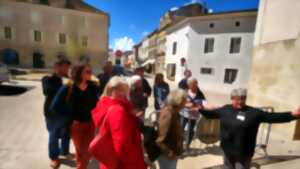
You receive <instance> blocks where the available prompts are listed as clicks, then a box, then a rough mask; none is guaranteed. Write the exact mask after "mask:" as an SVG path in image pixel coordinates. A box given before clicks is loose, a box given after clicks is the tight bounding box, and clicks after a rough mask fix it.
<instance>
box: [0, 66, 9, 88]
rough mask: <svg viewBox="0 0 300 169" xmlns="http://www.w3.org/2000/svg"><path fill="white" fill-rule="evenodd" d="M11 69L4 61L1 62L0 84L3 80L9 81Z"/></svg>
mask: <svg viewBox="0 0 300 169" xmlns="http://www.w3.org/2000/svg"><path fill="white" fill-rule="evenodd" d="M9 76H10V74H9V70H8V68H7V66H6V65H5V64H3V63H0V84H1V83H3V82H8V81H9Z"/></svg>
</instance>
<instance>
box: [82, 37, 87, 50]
mask: <svg viewBox="0 0 300 169" xmlns="http://www.w3.org/2000/svg"><path fill="white" fill-rule="evenodd" d="M88 40H89V39H88V37H87V36H83V37H82V46H84V47H87V46H88Z"/></svg>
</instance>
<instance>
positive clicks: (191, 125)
mask: <svg viewBox="0 0 300 169" xmlns="http://www.w3.org/2000/svg"><path fill="white" fill-rule="evenodd" d="M196 122H197V120H194V119H188V118H185V117H182V127H183V129H184V128H185V126H186V125H188V135H187V138H186V139H185V140H186V144H187V146H188V147H189V146H190V145H191V143H192V141H193V138H194V135H195V131H194V128H195V126H196Z"/></svg>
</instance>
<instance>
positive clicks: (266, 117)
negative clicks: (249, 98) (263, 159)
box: [200, 105, 295, 158]
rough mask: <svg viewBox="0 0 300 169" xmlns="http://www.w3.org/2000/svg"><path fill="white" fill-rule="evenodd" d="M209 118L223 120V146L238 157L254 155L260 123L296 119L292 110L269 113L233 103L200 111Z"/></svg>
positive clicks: (226, 152) (225, 151) (228, 153)
mask: <svg viewBox="0 0 300 169" xmlns="http://www.w3.org/2000/svg"><path fill="white" fill-rule="evenodd" d="M200 112H201V113H202V114H203V115H204V116H205V117H207V118H219V119H220V122H221V147H222V149H223V150H224V153H225V154H227V155H232V156H236V157H238V158H239V157H241V158H244V157H252V156H253V154H254V150H255V146H256V137H257V132H258V128H259V125H260V123H262V122H265V123H283V122H289V121H291V120H294V119H295V118H294V117H293V116H292V115H291V112H284V113H268V112H264V111H262V110H260V109H257V108H253V107H250V106H245V107H244V108H242V109H240V110H237V109H234V108H233V107H232V105H225V106H224V107H222V108H219V109H216V110H212V111H207V110H201V111H200Z"/></svg>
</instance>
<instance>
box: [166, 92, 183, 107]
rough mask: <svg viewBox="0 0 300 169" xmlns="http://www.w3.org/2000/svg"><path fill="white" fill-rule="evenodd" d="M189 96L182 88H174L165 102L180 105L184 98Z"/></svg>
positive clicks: (174, 105)
mask: <svg viewBox="0 0 300 169" xmlns="http://www.w3.org/2000/svg"><path fill="white" fill-rule="evenodd" d="M186 98H187V93H186V92H185V91H184V90H182V89H176V90H172V91H171V92H170V93H169V95H168V97H167V99H166V102H165V105H166V106H169V107H179V106H180V105H181V104H182V102H183V101H184V100H186Z"/></svg>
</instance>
